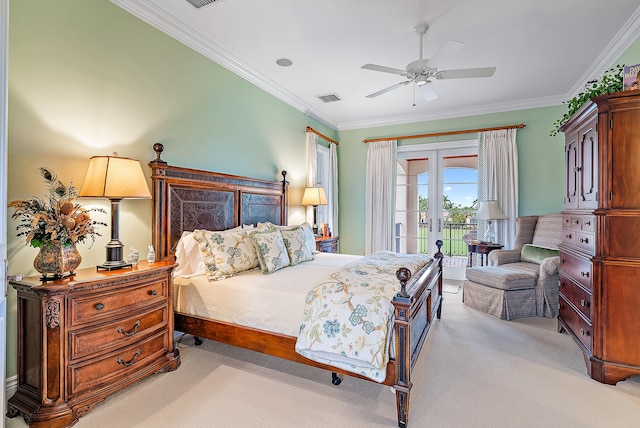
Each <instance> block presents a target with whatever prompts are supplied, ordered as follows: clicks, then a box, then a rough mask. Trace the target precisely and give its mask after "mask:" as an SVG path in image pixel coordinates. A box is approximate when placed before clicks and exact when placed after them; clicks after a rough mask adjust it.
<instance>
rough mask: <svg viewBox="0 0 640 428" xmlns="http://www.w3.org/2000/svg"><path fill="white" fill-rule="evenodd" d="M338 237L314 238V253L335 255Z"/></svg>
mask: <svg viewBox="0 0 640 428" xmlns="http://www.w3.org/2000/svg"><path fill="white" fill-rule="evenodd" d="M339 239H340V237H339V236H322V237H317V238H316V251H320V252H323V253H337V252H338V240H339Z"/></svg>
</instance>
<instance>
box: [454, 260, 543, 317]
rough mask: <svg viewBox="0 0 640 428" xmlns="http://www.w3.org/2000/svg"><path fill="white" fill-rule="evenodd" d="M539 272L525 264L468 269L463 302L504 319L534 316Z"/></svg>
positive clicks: (536, 267)
mask: <svg viewBox="0 0 640 428" xmlns="http://www.w3.org/2000/svg"><path fill="white" fill-rule="evenodd" d="M538 271H539V265H536V264H534V263H525V262H519V263H511V264H509V268H503V267H500V266H484V267H474V268H469V269H467V270H466V278H467V279H466V281H465V282H464V285H463V288H462V301H463V302H464V304H465V305H467V306H469V307H471V308H474V309H478V310H480V311H482V312H486V313H488V314H491V315H494V316H496V317H498V318H502V319H504V320H511V319H515V318H523V317H535V316H536V315H538V314H537V310H536V307H537V305H536V301H537V299H536V284H537V282H538Z"/></svg>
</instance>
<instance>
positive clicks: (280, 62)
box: [276, 58, 293, 67]
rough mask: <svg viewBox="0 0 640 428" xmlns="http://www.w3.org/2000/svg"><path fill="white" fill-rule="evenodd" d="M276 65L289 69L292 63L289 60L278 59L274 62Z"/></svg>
mask: <svg viewBox="0 0 640 428" xmlns="http://www.w3.org/2000/svg"><path fill="white" fill-rule="evenodd" d="M276 64H278V65H279V66H280V67H289V66H291V65H293V61H291V60H290V59H289V58H278V59H277V60H276Z"/></svg>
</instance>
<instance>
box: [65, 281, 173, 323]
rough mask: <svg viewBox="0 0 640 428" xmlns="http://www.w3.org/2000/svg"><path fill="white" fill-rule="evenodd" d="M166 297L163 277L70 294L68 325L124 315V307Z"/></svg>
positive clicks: (131, 307)
mask: <svg viewBox="0 0 640 428" xmlns="http://www.w3.org/2000/svg"><path fill="white" fill-rule="evenodd" d="M166 298H167V282H166V281H161V282H160V281H148V282H146V283H145V282H142V283H138V284H136V285H134V286H132V287H131V288H126V289H118V290H113V291H111V292H105V291H104V290H102V291H101V292H100V293H92V294H87V295H84V296H74V297H72V298H71V299H69V307H70V311H71V325H72V326H77V325H80V324H83V323H95V322H96V321H97V320H101V319H105V318H107V319H112V318H115V317H117V316H123V315H126V313H125V312H126V311H127V310H131V311H133V310H137V309H139V308H141V307H145V306H149V305H152V304H154V303H155V304H161V303H162V302H165V301H166Z"/></svg>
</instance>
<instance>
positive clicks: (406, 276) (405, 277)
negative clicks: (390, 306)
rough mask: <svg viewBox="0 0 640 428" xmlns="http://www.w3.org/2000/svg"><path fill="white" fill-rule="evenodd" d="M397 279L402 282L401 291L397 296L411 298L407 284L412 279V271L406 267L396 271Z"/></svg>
mask: <svg viewBox="0 0 640 428" xmlns="http://www.w3.org/2000/svg"><path fill="white" fill-rule="evenodd" d="M396 278H398V281H400V291H399V292H398V294H397V296H399V297H410V296H409V293H407V288H406V287H407V282H409V280H410V279H411V271H410V270H409V269H407V268H405V267H401V268H400V269H398V270H397V271H396Z"/></svg>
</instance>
